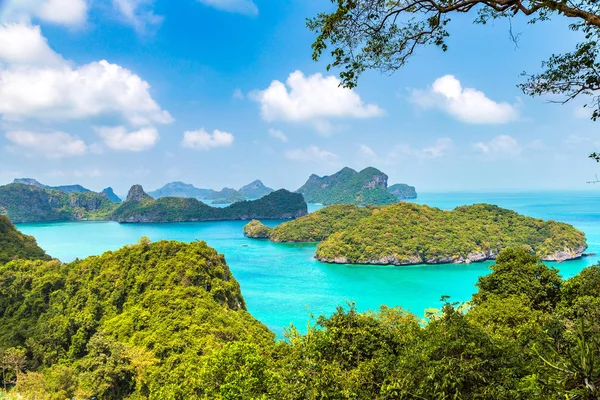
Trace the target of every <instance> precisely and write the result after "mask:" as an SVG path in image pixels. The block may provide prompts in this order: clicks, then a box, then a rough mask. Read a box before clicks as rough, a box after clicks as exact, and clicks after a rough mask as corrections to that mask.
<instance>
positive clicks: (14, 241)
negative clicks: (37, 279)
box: [0, 215, 50, 264]
mask: <svg viewBox="0 0 600 400" xmlns="http://www.w3.org/2000/svg"><path fill="white" fill-rule="evenodd" d="M13 259H22V260H45V259H50V257H49V256H47V255H46V252H45V251H44V250H42V249H41V248H40V247H39V246H38V245H37V242H36V240H35V238H34V237H32V236H27V235H24V234H22V233H21V232H19V231H18V230H17V228H15V226H14V225H13V224H12V222H10V220H9V219H8V218H7V217H5V216H3V215H0V264H2V263H6V262H8V261H10V260H13Z"/></svg>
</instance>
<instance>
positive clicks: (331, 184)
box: [297, 167, 398, 205]
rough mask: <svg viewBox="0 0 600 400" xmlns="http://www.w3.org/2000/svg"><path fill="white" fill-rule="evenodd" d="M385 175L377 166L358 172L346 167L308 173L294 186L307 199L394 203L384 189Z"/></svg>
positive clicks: (329, 202)
mask: <svg viewBox="0 0 600 400" xmlns="http://www.w3.org/2000/svg"><path fill="white" fill-rule="evenodd" d="M387 181H388V176H387V175H386V174H384V173H383V172H381V171H379V170H378V169H376V168H373V167H368V168H365V169H363V170H362V171H360V172H356V171H355V170H353V169H352V168H348V167H345V168H343V169H342V170H340V171H339V172H336V173H335V174H333V175H331V176H323V177H320V176H317V175H314V174H313V175H311V176H310V178H308V181H307V182H306V183H305V184H304V185H303V186H302V187H301V188H300V189H298V190H297V192H298V193H302V195H303V196H304V199H305V200H306V201H307V202H308V203H322V204H356V205H367V204H373V205H379V204H392V203H396V202H397V201H398V199H397V198H396V196H395V195H393V194H391V193H389V192H388V190H387Z"/></svg>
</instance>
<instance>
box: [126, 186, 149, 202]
mask: <svg viewBox="0 0 600 400" xmlns="http://www.w3.org/2000/svg"><path fill="white" fill-rule="evenodd" d="M151 199H152V197H150V196H148V195H147V194H146V192H144V188H143V187H142V185H133V186H132V187H131V189H129V193H127V199H126V201H142V200H151Z"/></svg>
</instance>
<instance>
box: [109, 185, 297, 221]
mask: <svg viewBox="0 0 600 400" xmlns="http://www.w3.org/2000/svg"><path fill="white" fill-rule="evenodd" d="M307 212H308V208H307V205H306V203H305V202H304V199H303V198H302V196H301V195H299V194H297V193H291V192H288V191H287V190H284V189H281V190H277V191H275V192H272V193H271V194H269V195H267V196H265V197H263V198H261V199H258V200H253V201H246V200H245V201H240V202H237V203H234V204H232V205H230V206H228V207H224V208H217V207H210V206H208V205H206V204H204V203H202V202H201V201H199V200H196V199H193V198H180V197H161V198H159V199H153V198H152V197H150V196H148V195H147V194H146V193H145V192H144V189H143V188H142V187H141V186H140V185H134V186H133V187H132V188H131V189H130V191H129V194H128V195H127V200H126V201H125V202H123V203H122V204H121V205H119V206H118V207H117V208H116V209H115V210H114V212H113V213H112V214H111V216H110V219H112V220H115V221H117V222H127V223H141V222H195V221H219V220H252V219H259V218H260V219H291V218H298V217H301V216H303V215H306V214H307Z"/></svg>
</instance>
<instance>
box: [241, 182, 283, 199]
mask: <svg viewBox="0 0 600 400" xmlns="http://www.w3.org/2000/svg"><path fill="white" fill-rule="evenodd" d="M239 192H240V193H241V194H242V196H244V197H245V198H246V199H248V200H249V199H260V198H261V197H264V196H266V195H268V194H269V193H272V192H274V190H273V189H271V188H270V187H267V186H265V185H264V184H263V183H262V181H260V180H258V179H257V180H255V181H253V182H250V183H249V184H247V185H244V186H242V187H241V188H240V189H239Z"/></svg>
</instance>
